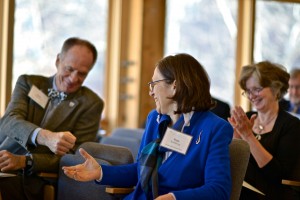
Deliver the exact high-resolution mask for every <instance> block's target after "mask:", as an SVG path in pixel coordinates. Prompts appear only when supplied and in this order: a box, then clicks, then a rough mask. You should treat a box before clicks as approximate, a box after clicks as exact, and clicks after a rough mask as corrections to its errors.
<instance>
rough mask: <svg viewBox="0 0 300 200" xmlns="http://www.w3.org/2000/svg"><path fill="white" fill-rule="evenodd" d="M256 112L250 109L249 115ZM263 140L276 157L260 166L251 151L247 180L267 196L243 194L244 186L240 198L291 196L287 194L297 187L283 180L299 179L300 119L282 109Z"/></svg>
mask: <svg viewBox="0 0 300 200" xmlns="http://www.w3.org/2000/svg"><path fill="white" fill-rule="evenodd" d="M254 113H255V112H248V113H247V116H248V117H249V118H250V116H251V115H252V114H254ZM260 143H261V144H262V145H263V146H264V148H265V149H266V150H267V151H268V152H269V153H271V154H272V156H273V159H272V160H271V161H270V162H269V163H268V164H267V165H266V166H264V167H263V168H259V167H258V165H257V163H256V161H255V159H254V158H253V156H252V155H251V156H250V160H249V165H248V168H247V172H246V177H245V180H246V181H247V182H248V183H250V184H251V185H253V186H254V187H256V188H257V189H259V190H260V191H262V192H263V193H265V194H266V196H265V197H263V196H261V195H255V196H251V197H250V195H249V194H247V195H245V194H243V193H244V192H246V191H245V189H244V188H243V190H242V194H241V197H243V198H241V199H292V198H290V197H287V195H292V194H291V193H293V192H294V191H292V190H291V189H290V188H289V187H287V186H283V185H282V184H281V180H282V179H289V180H300V174H299V172H300V170H299V169H300V166H299V160H300V120H299V119H298V118H296V117H294V116H292V115H291V114H289V113H288V112H286V111H284V110H283V109H280V110H279V113H278V117H277V119H276V121H275V124H274V127H273V130H272V131H271V132H269V133H266V134H263V135H261V140H260ZM297 169H298V172H297ZM248 192H249V191H248ZM281 195H282V196H281ZM245 196H247V198H245ZM260 197H263V198H260Z"/></svg>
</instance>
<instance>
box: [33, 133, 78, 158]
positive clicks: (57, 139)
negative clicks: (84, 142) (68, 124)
mask: <svg viewBox="0 0 300 200" xmlns="http://www.w3.org/2000/svg"><path fill="white" fill-rule="evenodd" d="M36 140H37V143H38V144H40V145H45V146H47V147H49V149H50V150H51V151H52V152H53V153H55V154H58V155H61V156H62V155H65V154H66V153H68V151H69V150H70V149H72V148H73V147H74V145H75V141H76V137H75V136H74V135H73V134H72V133H70V132H69V131H65V132H51V131H49V130H45V129H42V130H41V131H40V132H39V134H38V135H37V139H36Z"/></svg>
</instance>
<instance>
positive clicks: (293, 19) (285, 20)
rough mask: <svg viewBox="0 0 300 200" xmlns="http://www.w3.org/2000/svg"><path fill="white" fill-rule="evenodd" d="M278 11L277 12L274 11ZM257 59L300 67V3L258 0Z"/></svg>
mask: <svg viewBox="0 0 300 200" xmlns="http://www.w3.org/2000/svg"><path fill="white" fill-rule="evenodd" d="M275 13H276V14H275ZM254 37H255V43H254V61H255V62H260V61H262V60H270V61H272V62H277V63H280V64H282V65H284V66H285V67H286V68H287V70H288V71H289V70H290V69H291V68H293V67H298V68H300V4H299V3H288V2H278V1H277V2H276V1H257V3H256V23H255V36H254Z"/></svg>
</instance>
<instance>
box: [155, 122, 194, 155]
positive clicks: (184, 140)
mask: <svg viewBox="0 0 300 200" xmlns="http://www.w3.org/2000/svg"><path fill="white" fill-rule="evenodd" d="M192 138H193V137H192V136H191V135H187V134H185V133H181V132H179V131H176V130H174V129H171V128H167V130H166V133H165V135H164V137H163V139H162V141H161V143H160V146H162V147H165V148H167V149H170V150H172V151H176V152H178V153H181V154H184V155H185V154H186V152H187V150H188V148H189V146H190V143H191V141H192Z"/></svg>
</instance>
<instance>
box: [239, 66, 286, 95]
mask: <svg viewBox="0 0 300 200" xmlns="http://www.w3.org/2000/svg"><path fill="white" fill-rule="evenodd" d="M252 75H254V76H256V77H257V79H258V81H259V84H260V85H261V86H262V87H270V88H271V90H272V91H273V92H275V94H276V95H277V99H281V98H282V97H283V96H284V95H285V94H286V93H287V90H288V88H289V78H290V75H289V73H288V72H287V70H286V68H285V67H284V66H282V65H280V64H277V63H272V62H270V61H262V62H259V63H256V64H252V65H247V66H244V67H243V68H242V71H241V75H240V80H239V84H240V87H241V88H242V89H243V90H247V88H246V82H247V80H248V79H249V78H250V77H251V76H252Z"/></svg>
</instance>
